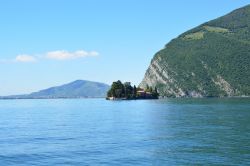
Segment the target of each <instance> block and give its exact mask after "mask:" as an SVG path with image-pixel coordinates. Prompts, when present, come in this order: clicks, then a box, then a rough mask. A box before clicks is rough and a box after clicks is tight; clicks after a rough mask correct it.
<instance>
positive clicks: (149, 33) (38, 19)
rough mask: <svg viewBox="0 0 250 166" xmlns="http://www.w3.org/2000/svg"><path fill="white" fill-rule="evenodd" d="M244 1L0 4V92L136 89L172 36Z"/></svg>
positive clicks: (9, 0)
mask: <svg viewBox="0 0 250 166" xmlns="http://www.w3.org/2000/svg"><path fill="white" fill-rule="evenodd" d="M247 4H250V0H217V1H215V0H203V1H201V0H189V1H184V0H174V1H167V0H36V1H34V0H2V1H1V2H0V25H1V26H0V36H1V37H0V48H1V49H0V75H1V77H0V95H11V94H22V93H29V92H32V91H37V90H40V89H44V88H47V87H50V86H55V85H61V84H64V83H68V82H71V81H74V80H77V79H85V80H92V81H99V82H104V83H108V84H111V83H112V82H113V81H115V80H118V79H120V80H122V81H131V82H132V83H133V84H136V85H138V84H139V82H140V81H141V80H142V78H143V76H144V74H145V70H146V69H147V67H148V65H149V63H150V60H151V59H152V57H153V55H154V54H155V53H156V52H157V51H158V50H160V49H161V48H163V47H164V45H165V44H166V43H167V42H169V41H170V40H171V39H173V38H175V37H177V36H178V35H179V34H181V33H183V32H184V31H186V30H188V29H191V28H193V27H195V26H197V25H199V24H201V23H203V22H206V21H209V20H211V19H214V18H217V17H219V16H222V15H224V14H227V13H228V12H230V11H232V10H234V9H236V8H239V7H242V6H244V5H247Z"/></svg>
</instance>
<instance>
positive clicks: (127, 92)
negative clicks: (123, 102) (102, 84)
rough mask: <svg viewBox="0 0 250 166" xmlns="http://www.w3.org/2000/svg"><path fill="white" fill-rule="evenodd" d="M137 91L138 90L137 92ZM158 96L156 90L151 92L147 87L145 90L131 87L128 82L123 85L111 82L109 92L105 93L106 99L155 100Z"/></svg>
mask: <svg viewBox="0 0 250 166" xmlns="http://www.w3.org/2000/svg"><path fill="white" fill-rule="evenodd" d="M137 90H140V91H139V92H138V91H137ZM158 96H159V94H158V92H157V88H156V87H155V89H154V90H153V88H152V87H149V86H147V88H146V90H142V89H141V88H139V89H138V88H137V87H136V86H135V85H134V86H133V87H132V86H131V83H130V82H125V83H124V84H123V83H122V82H121V81H120V80H118V81H116V82H113V83H112V85H111V88H110V90H109V91H108V92H107V99H110V98H112V99H128V100H129V99H157V98H158Z"/></svg>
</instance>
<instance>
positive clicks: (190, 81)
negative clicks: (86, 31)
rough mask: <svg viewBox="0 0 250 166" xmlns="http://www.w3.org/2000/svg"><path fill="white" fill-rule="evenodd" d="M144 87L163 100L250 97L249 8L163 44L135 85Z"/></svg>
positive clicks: (238, 10) (236, 11)
mask: <svg viewBox="0 0 250 166" xmlns="http://www.w3.org/2000/svg"><path fill="white" fill-rule="evenodd" d="M147 85H149V86H152V87H157V88H158V90H159V92H160V94H161V95H162V96H166V97H224V96H250V5H248V6H245V7H243V8H240V9H237V10H235V11H233V12H231V13H229V14H227V15H225V16H223V17H220V18H218V19H215V20H212V21H209V22H206V23H204V24H202V25H200V26H198V27H196V28H194V29H191V30H189V31H187V32H185V33H183V34H181V35H180V36H178V37H177V38H175V39H173V40H172V41H170V42H169V43H168V44H166V46H165V47H164V49H162V50H160V51H159V52H157V53H156V54H155V56H154V58H153V59H152V61H151V64H150V66H149V68H148V69H147V71H146V74H145V76H144V79H143V80H142V82H141V84H140V85H139V86H140V87H143V88H144V87H146V86H147Z"/></svg>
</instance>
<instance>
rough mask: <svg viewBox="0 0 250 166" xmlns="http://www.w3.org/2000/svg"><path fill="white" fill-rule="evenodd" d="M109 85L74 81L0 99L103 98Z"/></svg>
mask: <svg viewBox="0 0 250 166" xmlns="http://www.w3.org/2000/svg"><path fill="white" fill-rule="evenodd" d="M109 88H110V86H109V85H107V84H105V83H100V82H94V81H88V80H75V81H73V82H70V83H66V84H63V85H59V86H53V87H50V88H47V89H43V90H40V91H37V92H33V93H30V94H24V95H11V96H1V97H0V98H1V99H36V98H39V99H46V98H104V97H105V96H106V93H107V91H108V89H109Z"/></svg>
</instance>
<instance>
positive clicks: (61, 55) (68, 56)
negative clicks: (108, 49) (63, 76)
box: [0, 50, 99, 63]
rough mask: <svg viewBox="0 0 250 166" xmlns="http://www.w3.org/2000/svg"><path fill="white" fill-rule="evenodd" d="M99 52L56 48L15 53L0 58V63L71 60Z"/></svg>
mask: <svg viewBox="0 0 250 166" xmlns="http://www.w3.org/2000/svg"><path fill="white" fill-rule="evenodd" d="M98 55H99V53H98V52H96V51H89V52H88V51H84V50H77V51H73V52H70V51H66V50H57V51H50V52H47V53H43V54H35V55H29V54H20V55H17V56H16V57H15V58H14V59H0V63H8V62H10V63H11V62H20V63H31V62H37V61H39V60H44V59H51V60H58V61H62V60H72V59H79V58H85V57H95V56H98Z"/></svg>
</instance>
